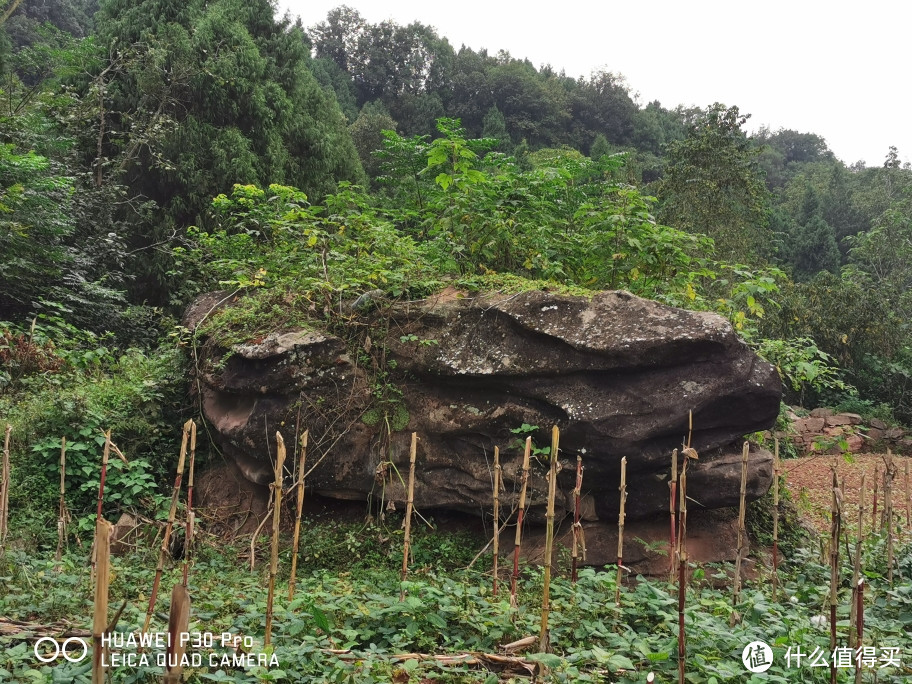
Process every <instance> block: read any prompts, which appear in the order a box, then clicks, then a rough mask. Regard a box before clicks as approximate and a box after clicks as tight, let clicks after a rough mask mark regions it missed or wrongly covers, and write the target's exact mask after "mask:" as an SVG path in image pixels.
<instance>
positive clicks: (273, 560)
mask: <svg viewBox="0 0 912 684" xmlns="http://www.w3.org/2000/svg"><path fill="white" fill-rule="evenodd" d="M284 476H285V440H284V439H282V433H280V432H278V431H277V432H276V464H275V485H274V487H275V489H274V491H275V494H274V495H273V501H274V504H273V507H272V554H271V555H270V558H269V591H268V593H267V595H266V636H265V637H264V638H263V646H269V644H270V643H271V642H272V606H273V602H274V601H275V580H276V575H277V574H278V572H279V524H280V523H281V521H282V479H283V477H284Z"/></svg>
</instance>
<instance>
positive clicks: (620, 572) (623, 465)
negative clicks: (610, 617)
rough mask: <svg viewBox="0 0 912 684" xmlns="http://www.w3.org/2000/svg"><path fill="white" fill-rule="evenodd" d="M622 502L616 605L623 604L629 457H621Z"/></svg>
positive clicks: (615, 591)
mask: <svg viewBox="0 0 912 684" xmlns="http://www.w3.org/2000/svg"><path fill="white" fill-rule="evenodd" d="M618 489H620V492H621V504H620V509H619V510H618V572H617V582H616V583H615V588H614V605H616V606H619V605H621V580H623V578H624V574H623V573H624V517H625V515H626V514H625V511H624V509H625V507H626V505H627V457H626V456H624V457H623V458H622V459H621V485H620V487H619V488H618Z"/></svg>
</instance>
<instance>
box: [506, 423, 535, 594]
mask: <svg viewBox="0 0 912 684" xmlns="http://www.w3.org/2000/svg"><path fill="white" fill-rule="evenodd" d="M531 454H532V438H531V437H526V448H525V451H524V452H523V462H522V479H521V481H520V485H519V510H518V511H517V513H516V539H515V541H514V542H513V575H512V577H511V578H510V605H511V606H516V583H517V582H518V581H519V551H520V549H521V547H522V526H523V518H524V517H525V513H526V490H527V489H528V488H529V458H530V457H531Z"/></svg>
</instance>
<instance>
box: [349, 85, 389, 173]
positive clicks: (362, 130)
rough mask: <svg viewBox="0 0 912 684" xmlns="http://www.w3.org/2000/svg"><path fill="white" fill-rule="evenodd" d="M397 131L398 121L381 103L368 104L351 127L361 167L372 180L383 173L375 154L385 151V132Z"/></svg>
mask: <svg viewBox="0 0 912 684" xmlns="http://www.w3.org/2000/svg"><path fill="white" fill-rule="evenodd" d="M395 130H396V121H395V120H394V119H393V117H391V116H390V115H389V112H388V111H386V107H384V106H383V104H382V103H381V102H368V103H367V104H366V105H364V106H363V107H362V108H361V113H360V114H359V115H358V118H357V119H355V122H354V123H353V124H352V125H351V126H349V131H350V132H351V136H352V141H353V142H354V144H355V149H357V150H358V157H360V159H361V165H362V166H363V167H364V171H365V173H366V174H367V177H368V178H369V179H370V180H375V179H376V178H377V176H378V175H380V172H381V170H380V160H379V159H378V158H377V156H376V154H375V152H377V151H378V150H381V149H383V143H384V140H386V138H384V136H383V131H395Z"/></svg>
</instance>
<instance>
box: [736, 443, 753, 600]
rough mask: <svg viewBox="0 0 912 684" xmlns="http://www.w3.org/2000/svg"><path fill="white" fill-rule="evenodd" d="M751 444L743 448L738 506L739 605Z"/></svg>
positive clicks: (737, 593)
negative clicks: (748, 461) (748, 460)
mask: <svg viewBox="0 0 912 684" xmlns="http://www.w3.org/2000/svg"><path fill="white" fill-rule="evenodd" d="M749 453H750V445H749V444H748V443H747V442H745V443H744V448H743V449H742V450H741V500H740V505H739V508H738V557H737V558H736V559H735V578H734V580H735V588H734V592H733V602H734V604H735V605H736V606H737V605H738V604H739V603H740V602H741V559H742V558H744V551H745V549H744V547H745V546H746V545H747V529H746V528H745V525H744V515H745V512H746V510H747V501H746V497H747V457H748V454H749Z"/></svg>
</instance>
